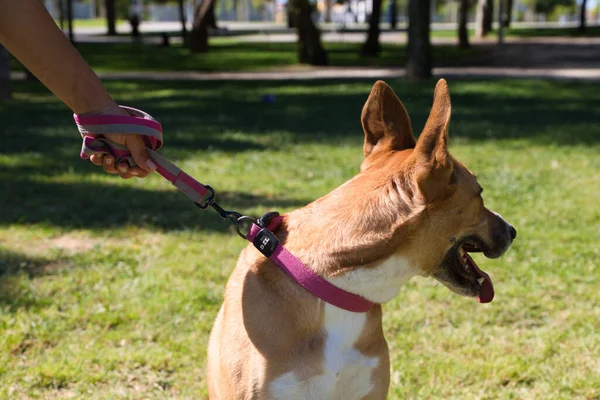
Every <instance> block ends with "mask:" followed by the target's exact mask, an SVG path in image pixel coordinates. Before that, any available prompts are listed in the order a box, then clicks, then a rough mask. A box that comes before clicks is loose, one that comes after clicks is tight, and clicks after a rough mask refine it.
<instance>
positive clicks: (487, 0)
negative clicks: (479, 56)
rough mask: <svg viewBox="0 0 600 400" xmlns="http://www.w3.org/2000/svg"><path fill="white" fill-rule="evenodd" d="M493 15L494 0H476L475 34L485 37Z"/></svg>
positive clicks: (490, 27) (490, 28) (489, 28)
mask: <svg viewBox="0 0 600 400" xmlns="http://www.w3.org/2000/svg"><path fill="white" fill-rule="evenodd" d="M493 17H494V1H493V0H478V2H477V16H476V28H475V35H476V36H477V37H480V38H481V37H485V36H487V34H488V33H489V32H490V31H491V30H492V21H493Z"/></svg>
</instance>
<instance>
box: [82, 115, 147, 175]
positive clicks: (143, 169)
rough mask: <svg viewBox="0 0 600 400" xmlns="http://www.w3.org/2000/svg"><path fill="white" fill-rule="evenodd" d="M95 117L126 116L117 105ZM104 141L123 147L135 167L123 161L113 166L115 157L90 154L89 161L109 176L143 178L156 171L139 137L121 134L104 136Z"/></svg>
mask: <svg viewBox="0 0 600 400" xmlns="http://www.w3.org/2000/svg"><path fill="white" fill-rule="evenodd" d="M94 114H96V115H127V114H126V113H125V112H124V111H123V110H122V109H121V108H119V106H118V105H116V104H114V105H111V106H109V107H107V108H105V109H103V110H102V111H100V112H97V113H94ZM103 136H104V137H105V138H106V139H108V140H110V141H111V142H113V143H117V144H120V145H124V146H126V147H127V149H128V150H129V152H130V153H131V156H132V158H133V160H134V161H135V163H136V164H137V166H135V167H130V166H129V164H128V163H127V162H125V161H122V162H120V163H118V164H117V165H115V157H114V156H113V155H111V154H105V153H96V154H92V155H91V157H90V161H91V162H92V163H93V164H95V165H98V166H102V167H103V168H104V171H106V172H108V173H109V174H118V175H119V176H120V177H121V178H123V179H129V178H133V177H134V176H135V177H138V178H145V177H146V176H148V175H149V174H150V172H152V171H154V170H155V169H156V164H155V163H154V161H152V159H151V158H150V157H149V156H148V152H147V151H146V145H145V144H144V140H143V139H142V137H141V136H140V135H130V134H122V133H114V134H104V135H103Z"/></svg>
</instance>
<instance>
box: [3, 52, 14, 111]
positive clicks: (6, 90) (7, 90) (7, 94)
mask: <svg viewBox="0 0 600 400" xmlns="http://www.w3.org/2000/svg"><path fill="white" fill-rule="evenodd" d="M11 96H12V87H11V84H10V64H9V60H8V50H6V49H5V48H4V47H3V46H2V45H0V101H4V100H10V98H11Z"/></svg>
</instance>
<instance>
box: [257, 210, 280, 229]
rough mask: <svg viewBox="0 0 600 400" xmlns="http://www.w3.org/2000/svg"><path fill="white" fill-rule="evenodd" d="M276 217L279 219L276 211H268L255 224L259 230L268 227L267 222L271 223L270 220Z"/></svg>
mask: <svg viewBox="0 0 600 400" xmlns="http://www.w3.org/2000/svg"><path fill="white" fill-rule="evenodd" d="M276 217H279V213H278V212H277V211H270V212H268V213H266V214H265V215H263V216H262V217H260V218H259V219H258V221H257V222H256V223H257V225H258V226H260V227H261V228H267V227H268V226H269V222H271V220H272V219H273V218H276Z"/></svg>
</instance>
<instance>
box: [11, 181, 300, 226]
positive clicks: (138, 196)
mask: <svg viewBox="0 0 600 400" xmlns="http://www.w3.org/2000/svg"><path fill="white" fill-rule="evenodd" d="M2 187H3V193H5V195H6V200H5V201H4V205H3V207H2V210H1V211H0V223H1V224H15V223H18V224H20V225H28V224H35V223H41V224H48V225H52V226H59V227H62V228H66V229H96V230H114V229H119V228H120V227H123V226H138V227H148V228H152V229H153V230H157V229H158V230H163V231H171V230H184V229H185V230H187V229H189V230H198V231H212V232H231V233H234V232H235V231H234V229H233V227H232V226H231V224H230V223H229V222H228V221H225V220H222V219H220V218H219V216H218V215H217V214H216V212H214V210H212V209H208V210H201V209H199V208H197V207H196V206H195V205H194V204H193V203H192V202H191V201H189V200H188V199H187V198H186V197H185V196H183V195H182V194H181V193H179V192H178V191H176V190H169V191H156V190H147V189H142V188H138V187H131V186H111V185H105V184H94V183H42V182H35V181H31V180H27V179H26V178H25V179H14V180H11V179H8V180H7V179H5V180H4V182H3V184H2ZM217 200H218V202H219V204H220V205H222V206H223V207H224V208H226V209H232V210H235V211H238V212H241V213H244V211H247V210H250V209H256V208H260V209H262V210H263V211H264V212H266V211H271V210H273V209H276V208H290V207H300V206H303V205H305V204H306V203H308V201H306V202H304V201H301V200H288V199H283V198H278V197H273V198H266V197H261V196H255V195H251V194H244V193H235V192H219V193H218V199H217ZM116 205H118V206H116Z"/></svg>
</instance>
